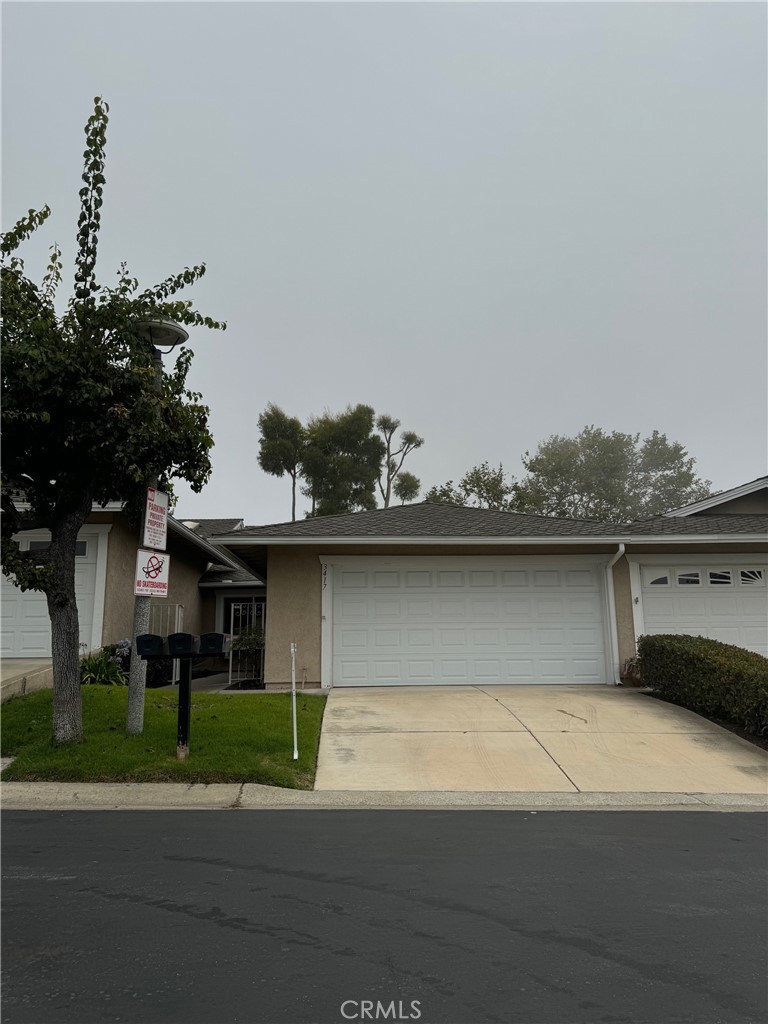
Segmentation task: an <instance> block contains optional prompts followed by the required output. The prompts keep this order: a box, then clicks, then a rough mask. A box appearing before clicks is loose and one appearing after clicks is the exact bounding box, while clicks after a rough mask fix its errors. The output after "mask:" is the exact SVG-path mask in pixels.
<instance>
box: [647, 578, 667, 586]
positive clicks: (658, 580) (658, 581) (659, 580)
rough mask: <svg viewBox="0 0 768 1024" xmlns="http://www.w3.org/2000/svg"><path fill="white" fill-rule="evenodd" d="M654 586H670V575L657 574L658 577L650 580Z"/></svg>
mask: <svg viewBox="0 0 768 1024" xmlns="http://www.w3.org/2000/svg"><path fill="white" fill-rule="evenodd" d="M650 583H651V586H652V587H668V586H669V576H657V577H656V579H654V580H651V581H650Z"/></svg>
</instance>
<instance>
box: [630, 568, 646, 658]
mask: <svg viewBox="0 0 768 1024" xmlns="http://www.w3.org/2000/svg"><path fill="white" fill-rule="evenodd" d="M651 557H652V556H651ZM627 561H628V562H629V592H630V594H631V595H632V623H633V626H634V630H635V644H637V638H638V637H639V636H642V635H643V633H644V632H645V616H644V615H643V584H642V580H641V579H640V563H639V562H638V561H637V559H636V558H629V559H627ZM647 564H648V562H646V565H647Z"/></svg>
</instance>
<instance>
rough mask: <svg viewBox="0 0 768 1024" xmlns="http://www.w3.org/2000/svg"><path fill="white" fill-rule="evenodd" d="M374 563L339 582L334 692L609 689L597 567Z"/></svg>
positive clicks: (343, 573) (347, 572)
mask: <svg viewBox="0 0 768 1024" xmlns="http://www.w3.org/2000/svg"><path fill="white" fill-rule="evenodd" d="M374 561H375V560H374V559H372V560H371V564H370V565H368V566H363V567H350V566H347V567H344V566H341V567H338V568H337V570H336V571H335V573H334V587H335V586H336V581H337V580H338V581H340V585H339V587H338V591H337V593H336V596H335V597H334V599H333V618H334V627H333V629H332V640H333V648H334V649H333V681H334V682H335V683H337V684H342V685H345V684H346V685H365V684H366V683H369V684H373V683H377V684H380V685H390V684H395V683H418V682H424V683H448V684H450V683H467V682H472V680H473V679H475V678H476V679H478V680H480V681H482V682H484V683H492V682H498V683H505V682H521V683H522V682H547V681H550V682H558V683H562V682H575V681H581V682H583V681H590V682H604V681H605V672H606V670H605V654H604V629H603V623H602V592H601V577H600V573H599V572H598V570H596V569H595V567H594V566H593V565H591V566H583V565H573V564H571V565H570V566H568V567H567V568H566V567H562V566H556V565H551V566H546V565H541V563H539V564H535V563H534V564H531V562H530V560H528V564H527V565H525V564H523V565H519V564H518V565H515V564H514V563H515V559H514V557H512V556H507V557H506V558H503V559H500V560H498V561H499V563H500V564H496V565H493V564H489V562H490V559H489V560H485V564H483V560H480V564H477V563H475V564H472V563H471V562H470V563H469V564H467V561H466V560H463V559H462V558H457V560H456V562H455V563H454V564H453V565H452V564H451V561H452V560H451V559H449V558H447V557H446V558H445V559H443V560H441V564H437V563H436V564H435V566H434V568H431V567H428V566H425V565H424V561H425V560H424V559H414V560H413V561H414V562H415V563H417V564H412V565H408V564H407V560H406V559H403V560H402V562H401V563H400V564H397V563H395V564H391V563H390V564H389V565H387V566H386V567H384V566H381V567H378V566H376V565H375V564H373V563H374ZM419 561H421V563H422V564H420V565H419V564H418V562H419ZM461 561H464V564H463V565H459V563H460V562H461ZM361 562H362V559H361ZM363 581H365V583H364V585H362V584H363ZM396 581H397V583H396ZM350 591H354V593H351V592H350ZM414 591H421V593H416V594H414V593H413V592H414ZM356 625H358V626H359V628H355V626H356ZM521 655H522V656H521ZM580 659H581V660H580ZM364 664H365V665H367V671H365V672H364V671H363V666H364Z"/></svg>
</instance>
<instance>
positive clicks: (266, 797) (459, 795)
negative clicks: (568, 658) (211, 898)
mask: <svg viewBox="0 0 768 1024" xmlns="http://www.w3.org/2000/svg"><path fill="white" fill-rule="evenodd" d="M1 797H2V809H3V810H7V811H12V810H14V811H71V810H83V811H116V810H121V811H138V810H143V811H149V810H363V809H370V810H376V809H378V810H462V809H466V810H470V809H472V810H526V811H539V810H541V811H580V810H600V811H610V810H616V811H630V810H632V811H662V810H663V811H669V810H685V811H763V812H765V811H768V794H763V793H507V792H505V793H476V792H472V793H464V792H373V791H354V790H298V789H280V788H278V787H275V786H261V785H257V784H251V783H244V784H239V783H214V784H211V785H202V784H190V783H173V782H171V783H135V782H134V783H131V782H126V783H77V782H5V783H3V784H2V791H1Z"/></svg>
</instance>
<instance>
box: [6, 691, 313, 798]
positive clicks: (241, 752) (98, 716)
mask: <svg viewBox="0 0 768 1024" xmlns="http://www.w3.org/2000/svg"><path fill="white" fill-rule="evenodd" d="M82 693H83V723H84V729H83V731H84V735H85V739H84V741H83V742H82V743H70V744H66V745H65V746H60V747H57V746H54V744H53V742H52V739H51V691H50V690H41V691H40V692H38V693H32V694H29V695H28V696H26V697H19V698H16V699H15V700H11V701H9V702H8V703H7V704H4V705H3V708H2V719H1V724H2V742H1V743H0V746H1V747H2V756H3V757H11V756H14V757H15V758H16V760H15V761H14V762H13V764H11V765H9V766H8V768H6V769H5V771H4V772H3V773H2V778H3V781H4V782H6V781H22V780H23V781H28V782H31V781H56V782H261V783H264V784H265V785H268V786H284V787H286V788H288V789H311V788H312V786H313V784H314V780H315V768H316V764H317V747H318V743H319V739H320V724H321V722H322V718H323V710H324V708H325V697H324V696H320V695H318V696H309V697H307V696H302V695H301V694H299V695H298V696H297V700H296V707H297V719H298V736H299V759H298V761H294V760H293V738H292V731H291V697H290V694H287V693H261V694H252V695H249V694H228V695H223V694H211V693H195V694H193V695H192V724H191V729H190V745H189V746H190V753H189V757H188V759H187V760H186V761H177V760H176V708H177V694H175V693H162V694H161V693H156V692H154V691H152V690H147V693H146V710H145V715H144V732H143V734H142V735H141V736H126V734H125V711H126V705H127V701H128V690H127V688H126V687H122V686H120V687H117V686H84V687H83V688H82Z"/></svg>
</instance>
